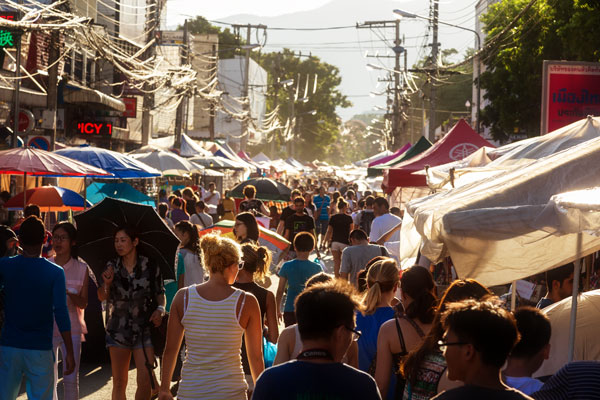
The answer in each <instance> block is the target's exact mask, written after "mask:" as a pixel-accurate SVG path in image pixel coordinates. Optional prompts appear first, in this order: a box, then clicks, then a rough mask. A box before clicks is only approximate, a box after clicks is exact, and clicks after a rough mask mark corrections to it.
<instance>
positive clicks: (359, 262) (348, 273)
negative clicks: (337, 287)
mask: <svg viewBox="0 0 600 400" xmlns="http://www.w3.org/2000/svg"><path fill="white" fill-rule="evenodd" d="M349 242H350V246H349V247H346V248H345V249H344V250H343V251H342V262H341V267H340V276H341V278H342V279H347V280H349V281H350V283H352V284H353V285H354V286H356V287H358V274H359V273H360V272H361V271H363V270H364V269H365V268H366V266H367V264H368V263H369V261H371V260H372V259H373V258H375V257H379V256H381V257H389V256H390V255H389V253H388V251H387V249H386V248H385V247H383V246H379V245H376V244H370V243H369V240H368V237H367V234H366V233H365V232H364V231H363V230H362V229H354V230H353V231H352V232H350V235H349Z"/></svg>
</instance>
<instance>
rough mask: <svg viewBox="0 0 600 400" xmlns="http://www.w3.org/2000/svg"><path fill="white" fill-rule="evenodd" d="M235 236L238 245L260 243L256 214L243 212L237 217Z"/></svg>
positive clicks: (234, 229)
mask: <svg viewBox="0 0 600 400" xmlns="http://www.w3.org/2000/svg"><path fill="white" fill-rule="evenodd" d="M233 234H234V235H235V238H236V239H237V241H238V243H240V244H244V243H258V236H259V228H258V222H257V221H256V217H255V216H254V214H252V213H250V212H243V213H240V214H238V215H236V216H235V223H234V224H233Z"/></svg>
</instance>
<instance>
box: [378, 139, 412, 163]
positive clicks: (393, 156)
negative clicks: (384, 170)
mask: <svg viewBox="0 0 600 400" xmlns="http://www.w3.org/2000/svg"><path fill="white" fill-rule="evenodd" d="M411 147H412V146H411V144H410V143H406V144H405V145H404V146H402V147H401V148H399V149H398V150H396V152H395V153H393V154H390V155H389V156H385V157H382V158H380V159H379V160H375V161H371V162H370V163H369V165H368V166H369V167H374V166H376V165H380V164H385V163H386V162H388V161H391V160H394V159H396V158H398V157H400V156H401V155H402V154H404V153H405V152H406V151H407V150H408V149H410V148H411Z"/></svg>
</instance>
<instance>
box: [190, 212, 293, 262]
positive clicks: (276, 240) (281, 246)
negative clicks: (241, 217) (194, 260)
mask: <svg viewBox="0 0 600 400" xmlns="http://www.w3.org/2000/svg"><path fill="white" fill-rule="evenodd" d="M234 224H235V221H230V220H223V221H219V222H217V223H216V224H215V225H213V226H209V227H208V228H206V229H203V230H202V231H200V236H202V235H206V234H207V233H211V232H219V233H220V234H221V235H225V236H229V237H231V238H234V236H233V225H234ZM258 242H259V243H260V244H261V245H262V246H265V247H267V248H268V249H269V250H271V253H273V259H274V260H277V259H278V257H279V254H280V253H281V252H282V251H283V250H285V249H286V248H287V247H288V246H289V245H290V242H289V241H288V240H287V239H286V238H284V237H283V236H281V235H278V234H277V233H276V232H274V231H272V230H269V229H267V228H265V227H263V226H262V225H260V224H258Z"/></svg>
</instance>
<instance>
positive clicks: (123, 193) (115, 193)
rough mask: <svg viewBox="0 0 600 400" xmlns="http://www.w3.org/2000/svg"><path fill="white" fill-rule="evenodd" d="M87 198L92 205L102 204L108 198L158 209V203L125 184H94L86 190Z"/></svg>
mask: <svg viewBox="0 0 600 400" xmlns="http://www.w3.org/2000/svg"><path fill="white" fill-rule="evenodd" d="M86 197H87V199H88V200H89V201H90V202H92V204H96V203H100V202H101V201H102V200H103V199H104V198H106V197H112V198H114V199H119V200H126V201H131V202H132V203H138V204H146V205H149V206H152V207H156V202H155V201H154V200H153V199H152V198H151V197H149V196H147V195H145V194H144V193H142V192H140V191H138V190H135V189H134V188H133V187H132V186H131V185H130V184H128V183H125V182H110V183H103V182H93V183H92V184H91V185H89V186H88V187H87V188H86Z"/></svg>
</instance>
